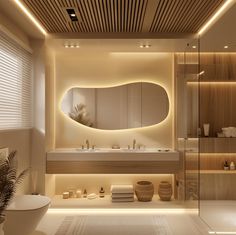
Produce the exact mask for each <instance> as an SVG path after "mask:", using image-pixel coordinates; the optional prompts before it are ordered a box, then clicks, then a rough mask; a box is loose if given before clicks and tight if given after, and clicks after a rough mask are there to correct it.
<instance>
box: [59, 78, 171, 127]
mask: <svg viewBox="0 0 236 235" xmlns="http://www.w3.org/2000/svg"><path fill="white" fill-rule="evenodd" d="M61 109H62V111H63V112H64V113H65V114H66V115H68V116H69V117H70V118H71V119H73V120H74V121H76V122H78V123H80V124H82V125H86V126H89V127H93V128H97V129H104V130H117V129H129V128H137V127H144V126H150V125H155V124H157V123H160V122H161V121H163V120H164V119H165V118H166V117H167V115H168V112H169V99H168V95H167V93H166V91H165V89H164V88H163V87H161V86H159V85H157V84H154V83H148V82H136V83H130V84H126V85H121V86H116V87H108V88H79V87H75V88H71V89H70V90H68V91H67V93H66V94H65V95H64V97H63V100H62V103H61Z"/></svg>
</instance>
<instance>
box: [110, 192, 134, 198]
mask: <svg viewBox="0 0 236 235" xmlns="http://www.w3.org/2000/svg"><path fill="white" fill-rule="evenodd" d="M133 196H134V193H112V194H111V197H112V198H127V197H133Z"/></svg>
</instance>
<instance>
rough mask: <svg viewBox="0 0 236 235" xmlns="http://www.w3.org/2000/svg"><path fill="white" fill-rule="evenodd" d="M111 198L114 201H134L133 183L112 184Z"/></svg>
mask: <svg viewBox="0 0 236 235" xmlns="http://www.w3.org/2000/svg"><path fill="white" fill-rule="evenodd" d="M111 200H112V202H133V201H134V188H133V185H112V186H111Z"/></svg>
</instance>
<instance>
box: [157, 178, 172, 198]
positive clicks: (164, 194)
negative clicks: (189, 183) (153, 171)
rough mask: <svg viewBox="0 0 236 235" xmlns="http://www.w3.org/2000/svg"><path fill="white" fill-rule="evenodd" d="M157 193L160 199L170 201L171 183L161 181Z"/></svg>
mask: <svg viewBox="0 0 236 235" xmlns="http://www.w3.org/2000/svg"><path fill="white" fill-rule="evenodd" d="M158 195H159V197H160V199H161V200H162V201H170V199H171V196H172V185H171V183H169V182H167V181H161V182H160V184H159V188H158Z"/></svg>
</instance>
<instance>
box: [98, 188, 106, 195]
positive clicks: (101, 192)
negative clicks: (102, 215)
mask: <svg viewBox="0 0 236 235" xmlns="http://www.w3.org/2000/svg"><path fill="white" fill-rule="evenodd" d="M104 196H105V191H104V189H103V187H101V189H100V191H99V197H104Z"/></svg>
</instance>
